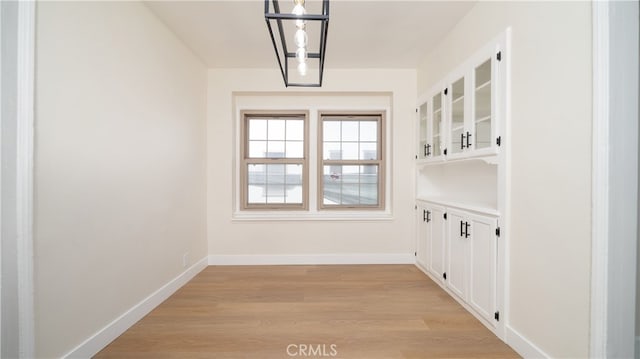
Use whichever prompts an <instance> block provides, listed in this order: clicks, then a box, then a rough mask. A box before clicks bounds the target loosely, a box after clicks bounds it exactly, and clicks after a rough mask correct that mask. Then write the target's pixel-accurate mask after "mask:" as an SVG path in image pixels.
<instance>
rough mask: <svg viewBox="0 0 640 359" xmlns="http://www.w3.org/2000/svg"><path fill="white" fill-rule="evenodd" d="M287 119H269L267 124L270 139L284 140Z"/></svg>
mask: <svg viewBox="0 0 640 359" xmlns="http://www.w3.org/2000/svg"><path fill="white" fill-rule="evenodd" d="M284 130H285V121H284V120H269V124H268V125H267V133H268V136H269V140H270V141H272V140H284Z"/></svg>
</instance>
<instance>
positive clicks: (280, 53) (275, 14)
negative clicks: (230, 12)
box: [264, 0, 329, 87]
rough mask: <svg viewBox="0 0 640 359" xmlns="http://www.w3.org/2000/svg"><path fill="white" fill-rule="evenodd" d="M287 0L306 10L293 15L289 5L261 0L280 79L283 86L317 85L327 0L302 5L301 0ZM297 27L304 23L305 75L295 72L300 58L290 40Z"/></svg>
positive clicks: (321, 69) (324, 42) (319, 83)
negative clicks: (305, 44)
mask: <svg viewBox="0 0 640 359" xmlns="http://www.w3.org/2000/svg"><path fill="white" fill-rule="evenodd" d="M287 3H288V4H291V3H293V4H294V5H295V4H296V3H302V4H303V5H304V6H305V11H306V12H305V13H304V14H294V13H292V12H291V8H292V7H293V5H288V4H286V5H284V4H283V3H281V2H280V1H278V0H265V1H264V18H265V21H266V22H267V28H268V29H269V35H270V36H271V41H272V43H273V48H274V50H275V52H276V57H277V59H278V65H279V66H280V72H281V73H282V79H283V80H284V84H285V86H287V87H289V86H298V87H320V86H322V76H323V73H324V58H325V52H326V47H327V31H328V30H329V0H318V1H313V0H310V1H307V2H306V4H305V1H304V0H289V1H287ZM281 5H282V6H281ZM301 24H302V25H301ZM300 26H304V29H305V34H306V35H307V36H305V39H307V48H305V53H306V56H305V59H306V61H303V62H305V63H306V65H305V69H307V70H306V74H305V75H301V74H300V72H299V71H297V66H299V62H300V61H299V60H298V58H297V57H296V51H297V49H298V47H297V45H296V44H295V42H294V34H295V33H296V31H297V28H299V27H300Z"/></svg>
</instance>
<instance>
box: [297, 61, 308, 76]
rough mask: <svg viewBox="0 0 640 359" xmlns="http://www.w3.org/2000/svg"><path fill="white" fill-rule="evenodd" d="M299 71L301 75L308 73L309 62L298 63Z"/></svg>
mask: <svg viewBox="0 0 640 359" xmlns="http://www.w3.org/2000/svg"><path fill="white" fill-rule="evenodd" d="M298 73H299V74H300V76H305V75H306V74H307V63H306V62H301V63H299V64H298Z"/></svg>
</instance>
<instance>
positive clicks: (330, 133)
mask: <svg viewBox="0 0 640 359" xmlns="http://www.w3.org/2000/svg"><path fill="white" fill-rule="evenodd" d="M322 137H323V140H324V141H340V121H323V122H322Z"/></svg>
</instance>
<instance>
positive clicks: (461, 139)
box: [460, 132, 468, 150]
mask: <svg viewBox="0 0 640 359" xmlns="http://www.w3.org/2000/svg"><path fill="white" fill-rule="evenodd" d="M467 133H468V132H467ZM460 149H461V150H464V133H461V134H460Z"/></svg>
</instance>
